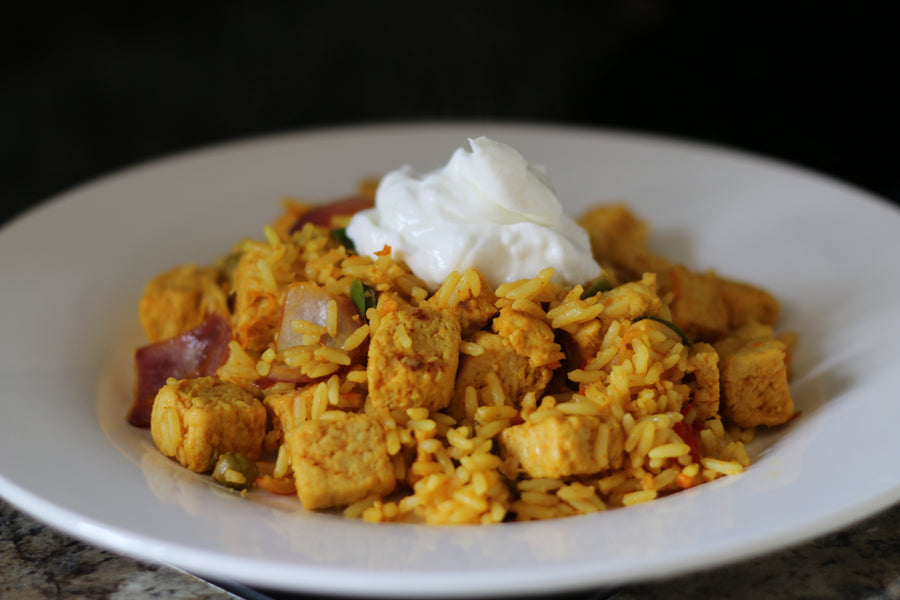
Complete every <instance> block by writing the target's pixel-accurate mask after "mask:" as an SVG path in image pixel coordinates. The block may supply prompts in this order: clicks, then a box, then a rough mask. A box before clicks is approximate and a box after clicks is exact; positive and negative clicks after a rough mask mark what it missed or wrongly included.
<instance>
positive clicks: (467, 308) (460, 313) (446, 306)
mask: <svg viewBox="0 0 900 600" xmlns="http://www.w3.org/2000/svg"><path fill="white" fill-rule="evenodd" d="M471 276H473V277H477V283H478V285H477V293H476V291H475V290H473V289H471V286H470V287H468V288H467V289H465V290H464V291H462V292H460V291H459V289H458V288H459V285H460V283H459V282H457V284H456V285H455V286H453V287H455V288H457V289H456V290H453V289H451V290H449V291H447V292H446V293H445V290H444V286H445V285H449V284H450V282H451V281H452V280H450V279H448V280H447V281H445V282H444V284H443V285H442V286H441V289H439V290H438V291H437V292H435V294H434V295H433V296H431V297H430V298H429V299H428V304H429V305H430V306H431V307H432V308H436V309H439V310H448V311H451V312H453V313H454V314H455V315H456V317H457V318H458V319H459V323H460V326H461V327H462V337H463V338H467V337H469V336H470V335H472V334H473V333H475V332H476V331H478V330H479V329H481V328H483V327H484V326H485V325H487V324H488V323H490V322H491V319H493V318H494V315H496V314H497V306H496V303H497V295H496V294H495V293H494V290H493V289H491V286H490V284H488V282H487V280H486V279H485V278H484V275H482V274H481V272H480V271H478V270H476V269H472V273H471ZM454 292H455V294H454Z"/></svg>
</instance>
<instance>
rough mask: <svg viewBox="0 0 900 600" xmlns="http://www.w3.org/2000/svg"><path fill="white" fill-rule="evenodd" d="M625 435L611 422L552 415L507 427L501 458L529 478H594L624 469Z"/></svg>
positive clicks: (596, 418)
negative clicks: (512, 464) (515, 466)
mask: <svg viewBox="0 0 900 600" xmlns="http://www.w3.org/2000/svg"><path fill="white" fill-rule="evenodd" d="M624 445H625V434H624V432H623V431H622V427H621V426H620V425H619V424H618V423H617V422H615V421H613V420H611V419H604V418H601V417H597V416H587V415H568V416H552V417H547V418H546V419H542V420H540V421H538V422H536V423H534V422H525V423H522V424H520V425H513V426H512V427H507V428H506V429H504V430H503V431H502V432H501V433H500V451H501V456H503V457H504V458H506V459H512V460H513V461H515V463H516V464H518V466H519V467H520V468H521V470H523V471H524V472H525V473H527V474H528V476H529V477H533V478H540V477H549V478H563V477H572V476H578V475H592V474H595V473H600V472H602V471H605V470H608V469H615V468H619V467H621V466H622V459H623V456H624Z"/></svg>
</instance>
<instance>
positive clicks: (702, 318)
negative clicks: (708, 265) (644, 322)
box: [667, 265, 729, 342]
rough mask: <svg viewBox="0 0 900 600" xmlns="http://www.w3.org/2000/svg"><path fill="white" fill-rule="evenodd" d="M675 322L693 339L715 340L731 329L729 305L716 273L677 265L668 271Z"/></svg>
mask: <svg viewBox="0 0 900 600" xmlns="http://www.w3.org/2000/svg"><path fill="white" fill-rule="evenodd" d="M667 279H668V282H669V285H670V286H671V290H670V291H671V292H672V303H671V310H672V322H673V323H675V324H676V325H678V327H680V328H681V329H682V330H683V331H684V332H685V333H686V334H687V335H688V337H690V338H691V339H693V340H699V341H704V342H715V341H716V340H719V339H720V338H722V337H723V336H724V335H725V334H726V333H727V332H728V322H729V316H728V307H727V305H726V304H725V299H724V297H723V296H722V292H721V289H720V287H719V285H718V282H717V279H716V277H715V275H712V274H700V273H694V272H692V271H689V270H688V269H687V268H685V267H684V266H683V265H675V266H674V267H672V269H671V271H669V273H668V278H667Z"/></svg>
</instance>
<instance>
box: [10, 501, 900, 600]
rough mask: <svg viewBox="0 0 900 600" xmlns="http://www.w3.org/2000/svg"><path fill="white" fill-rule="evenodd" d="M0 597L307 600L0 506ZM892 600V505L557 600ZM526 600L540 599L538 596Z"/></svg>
mask: <svg viewBox="0 0 900 600" xmlns="http://www.w3.org/2000/svg"><path fill="white" fill-rule="evenodd" d="M0 598H2V599H4V600H5V599H6V598H10V599H17V600H18V599H23V600H32V599H33V600H43V599H49V598H79V599H101V598H104V599H105V598H113V599H124V598H159V599H163V600H166V599H175V598H196V599H199V600H235V599H238V598H247V599H248V600H268V599H270V598H274V599H276V600H290V599H296V600H312V598H313V596H304V595H293V594H283V593H277V592H264V591H260V590H252V589H248V588H243V587H241V586H239V585H226V586H221V585H218V584H216V585H213V584H209V583H207V582H205V581H202V580H200V579H198V578H196V577H194V576H192V575H189V574H187V573H183V572H181V571H178V570H176V569H172V568H169V567H165V566H157V565H147V564H144V563H141V562H137V561H134V560H131V559H129V558H125V557H121V556H117V555H114V554H111V553H109V552H106V551H103V550H100V549H97V548H94V547H92V546H90V545H87V544H84V543H81V542H79V541H76V540H73V539H72V538H70V537H68V536H65V535H62V534H59V533H57V532H55V531H53V530H51V529H49V528H47V527H45V526H43V525H42V524H40V523H38V522H36V521H34V520H32V519H31V518H29V517H27V516H25V515H23V514H22V513H20V512H18V511H16V510H15V509H13V508H12V507H10V506H9V505H7V504H5V503H2V502H0ZM607 598H609V599H611V600H650V599H668V598H671V599H679V600H680V599H688V598H691V599H693V598H724V599H731V600H742V599H751V598H766V599H770V600H779V599H788V598H810V599H813V598H815V599H835V600H837V599H841V600H843V599H848V600H857V599H858V600H863V599H865V600H874V599H898V598H900V505H897V506H894V507H893V508H891V509H888V510H886V511H884V512H883V513H881V514H879V515H876V516H874V517H871V518H869V519H867V520H865V521H863V522H861V523H859V524H857V525H855V526H853V527H850V528H848V529H845V530H842V531H839V532H837V533H833V534H830V535H827V536H824V537H821V538H819V539H816V540H814V541H812V542H809V543H806V544H802V545H800V546H798V547H796V548H791V549H787V550H782V551H779V552H776V553H773V554H770V555H766V556H763V557H760V558H757V559H754V560H750V561H746V562H743V563H739V564H734V565H729V566H726V567H721V568H717V569H713V570H710V571H706V572H700V573H692V574H689V575H685V576H682V577H678V578H674V579H667V580H663V581H655V582H650V583H646V584H639V585H633V586H627V587H624V588H621V589H618V590H595V591H584V592H579V593H568V594H564V595H561V596H559V600H601V599H607ZM532 600H549V597H546V596H542V597H540V598H534V599H532Z"/></svg>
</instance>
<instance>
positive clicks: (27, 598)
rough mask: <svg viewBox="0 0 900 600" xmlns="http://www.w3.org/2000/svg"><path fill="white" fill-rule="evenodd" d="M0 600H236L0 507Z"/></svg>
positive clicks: (187, 577) (179, 574) (190, 578)
mask: <svg viewBox="0 0 900 600" xmlns="http://www.w3.org/2000/svg"><path fill="white" fill-rule="evenodd" d="M0 598H2V599H4V600H6V599H7V598H9V599H10V600H13V599H15V600H44V599H48V598H67V599H68V598H79V599H85V600H89V599H90V600H93V599H97V600H99V599H101V598H102V599H107V598H110V599H125V598H158V599H161V600H168V599H175V598H179V599H180V598H196V599H197V600H235V598H236V596H234V595H232V594H230V593H228V592H226V591H225V590H222V589H220V588H217V587H215V586H212V585H209V584H208V583H206V582H205V581H201V580H199V579H197V578H194V577H193V576H191V575H188V574H185V573H182V572H180V571H177V570H175V569H170V568H168V567H160V566H156V565H146V564H143V563H140V562H136V561H133V560H131V559H129V558H124V557H121V556H116V555H114V554H111V553H109V552H105V551H103V550H99V549H97V548H94V547H92V546H89V545H86V544H83V543H81V542H79V541H77V540H74V539H72V538H70V537H68V536H65V535H61V534H59V533H57V532H56V531H54V530H52V529H50V528H48V527H45V526H44V525H42V524H40V523H38V522H36V521H34V520H32V519H30V518H29V517H27V516H25V515H23V514H22V513H20V512H18V511H16V510H14V509H13V508H12V507H10V506H9V505H8V504H6V503H2V502H0Z"/></svg>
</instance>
